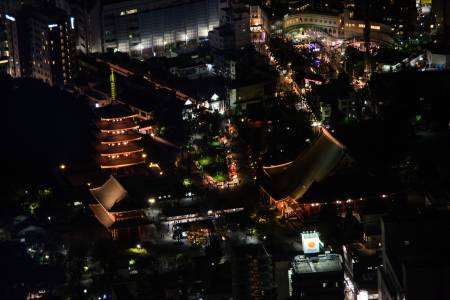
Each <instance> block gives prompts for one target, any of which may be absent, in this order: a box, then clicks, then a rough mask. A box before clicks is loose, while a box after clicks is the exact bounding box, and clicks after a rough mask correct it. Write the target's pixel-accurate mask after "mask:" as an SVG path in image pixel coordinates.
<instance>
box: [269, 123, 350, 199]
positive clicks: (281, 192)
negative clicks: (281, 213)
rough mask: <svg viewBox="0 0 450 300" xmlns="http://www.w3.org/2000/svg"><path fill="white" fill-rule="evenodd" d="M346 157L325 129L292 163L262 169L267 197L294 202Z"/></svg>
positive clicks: (322, 129)
mask: <svg viewBox="0 0 450 300" xmlns="http://www.w3.org/2000/svg"><path fill="white" fill-rule="evenodd" d="M345 157H346V154H345V148H344V146H343V145H342V144H341V143H340V142H339V141H337V140H336V139H335V138H334V137H333V136H332V135H331V134H330V133H329V132H328V131H327V130H326V129H325V128H321V129H320V131H319V134H318V135H317V137H316V139H315V140H314V141H313V142H312V143H311V144H310V145H309V147H308V148H306V149H305V150H304V151H303V152H302V153H300V154H299V155H298V156H297V158H296V159H295V160H294V161H293V162H289V163H285V164H281V165H276V166H266V167H264V173H265V174H266V175H267V179H268V180H267V181H266V183H265V184H264V185H263V188H264V190H265V191H266V192H268V193H269V194H270V196H271V197H273V198H275V199H278V200H281V199H284V198H286V197H290V198H292V199H294V200H298V199H299V198H300V197H302V196H303V195H304V194H305V193H306V191H307V190H308V189H309V187H310V186H311V185H312V184H313V183H314V182H319V181H321V180H323V179H324V178H326V177H327V176H328V175H330V173H331V172H333V171H334V170H335V169H336V168H337V167H338V166H339V164H340V163H341V161H343V159H344V158H345Z"/></svg>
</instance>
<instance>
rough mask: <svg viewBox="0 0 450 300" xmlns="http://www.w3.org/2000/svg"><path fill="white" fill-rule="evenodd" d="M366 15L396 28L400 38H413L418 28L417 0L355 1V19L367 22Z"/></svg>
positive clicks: (372, 19) (370, 18)
mask: <svg viewBox="0 0 450 300" xmlns="http://www.w3.org/2000/svg"><path fill="white" fill-rule="evenodd" d="M367 5H368V6H369V7H368V8H367ZM366 15H368V18H369V21H372V22H379V23H383V24H387V25H390V26H392V27H394V28H395V29H396V31H397V32H398V34H399V35H400V36H411V35H413V34H414V31H415V29H416V26H417V8H416V0H355V17H356V18H359V19H362V20H365V19H366Z"/></svg>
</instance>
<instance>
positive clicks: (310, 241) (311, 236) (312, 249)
mask: <svg viewBox="0 0 450 300" xmlns="http://www.w3.org/2000/svg"><path fill="white" fill-rule="evenodd" d="M302 246H303V252H304V253H305V254H311V253H319V252H320V239H319V235H318V234H317V232H311V233H302Z"/></svg>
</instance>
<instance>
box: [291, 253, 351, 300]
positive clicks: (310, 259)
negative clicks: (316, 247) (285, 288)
mask: <svg viewBox="0 0 450 300" xmlns="http://www.w3.org/2000/svg"><path fill="white" fill-rule="evenodd" d="M290 285H291V287H290V290H291V292H292V299H311V300H313V299H314V300H321V299H323V300H333V299H336V300H338V299H339V300H342V299H344V269H343V267H342V257H341V256H340V255H339V254H334V253H325V254H318V255H315V256H306V255H298V256H296V257H295V258H294V261H293V262H292V269H291V271H290Z"/></svg>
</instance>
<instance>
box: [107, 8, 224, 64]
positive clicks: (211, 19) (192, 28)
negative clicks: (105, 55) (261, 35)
mask: <svg viewBox="0 0 450 300" xmlns="http://www.w3.org/2000/svg"><path fill="white" fill-rule="evenodd" d="M102 24H103V50H104V51H105V52H108V51H111V52H114V51H120V52H126V53H129V54H130V56H132V57H138V58H145V57H151V56H153V55H155V54H156V53H159V52H160V51H164V50H165V48H170V47H177V46H181V45H185V46H187V45H188V44H189V43H197V42H199V41H201V40H203V39H206V38H207V37H208V31H210V30H212V29H213V28H214V27H216V26H218V25H219V8H218V1H217V0H195V1H184V0H180V1H178V0H172V1H143V0H133V1H121V2H119V3H114V4H106V5H104V6H103V12H102Z"/></svg>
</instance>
